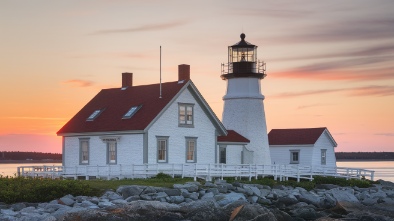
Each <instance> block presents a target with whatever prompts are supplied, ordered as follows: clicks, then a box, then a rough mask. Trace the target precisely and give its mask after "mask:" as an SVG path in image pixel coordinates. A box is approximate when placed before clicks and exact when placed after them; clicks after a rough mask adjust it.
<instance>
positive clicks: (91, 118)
mask: <svg viewBox="0 0 394 221" xmlns="http://www.w3.org/2000/svg"><path fill="white" fill-rule="evenodd" d="M101 111H102V110H95V111H93V113H92V114H91V115H90V116H89V117H88V119H86V120H87V121H93V120H94V119H95V118H96V117H98V115H99V114H100V113H101Z"/></svg>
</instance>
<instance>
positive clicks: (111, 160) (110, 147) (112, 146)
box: [107, 142, 117, 164]
mask: <svg viewBox="0 0 394 221" xmlns="http://www.w3.org/2000/svg"><path fill="white" fill-rule="evenodd" d="M116 152H117V151H116V142H108V143H107V156H108V164H116V159H117V156H116V155H117V154H116Z"/></svg>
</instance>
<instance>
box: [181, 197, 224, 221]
mask: <svg viewBox="0 0 394 221" xmlns="http://www.w3.org/2000/svg"><path fill="white" fill-rule="evenodd" d="M181 211H183V212H184V213H186V215H185V216H184V217H185V220H193V221H206V220H211V221H224V220H228V219H229V218H230V215H229V214H226V213H225V212H224V210H223V209H222V208H221V207H220V206H219V204H217V203H216V201H215V200H213V199H210V200H199V201H193V202H191V203H188V204H184V205H183V206H182V208H181Z"/></svg>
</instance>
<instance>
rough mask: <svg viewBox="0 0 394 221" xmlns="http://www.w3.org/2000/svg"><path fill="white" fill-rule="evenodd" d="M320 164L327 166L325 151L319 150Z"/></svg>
mask: <svg viewBox="0 0 394 221" xmlns="http://www.w3.org/2000/svg"><path fill="white" fill-rule="evenodd" d="M320 151H321V155H320V158H321V160H320V162H321V165H327V149H321V150H320Z"/></svg>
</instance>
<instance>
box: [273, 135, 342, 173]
mask: <svg viewBox="0 0 394 221" xmlns="http://www.w3.org/2000/svg"><path fill="white" fill-rule="evenodd" d="M268 140H269V147H270V153H271V161H272V164H281V165H284V164H299V165H307V166H311V165H312V166H327V167H336V158H335V151H334V150H335V147H336V146H337V143H336V142H335V140H334V138H333V137H332V136H331V134H330V132H329V131H328V129H327V128H325V127H321V128H298V129H272V130H271V131H270V132H269V133H268Z"/></svg>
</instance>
